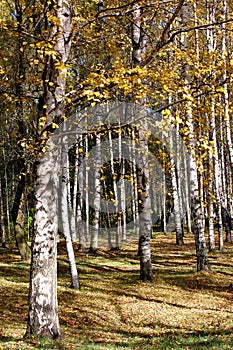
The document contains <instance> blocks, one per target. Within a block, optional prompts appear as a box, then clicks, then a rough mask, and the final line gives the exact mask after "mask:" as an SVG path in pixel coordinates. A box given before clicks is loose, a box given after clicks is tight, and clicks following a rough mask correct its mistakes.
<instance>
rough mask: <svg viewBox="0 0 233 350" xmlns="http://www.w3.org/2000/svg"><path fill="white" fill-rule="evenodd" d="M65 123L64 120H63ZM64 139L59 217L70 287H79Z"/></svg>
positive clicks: (66, 150)
mask: <svg viewBox="0 0 233 350" xmlns="http://www.w3.org/2000/svg"><path fill="white" fill-rule="evenodd" d="M64 123H65V122H64ZM65 143H66V140H65V138H64V139H63V147H62V155H61V156H62V186H61V218H62V227H63V234H64V236H65V240H66V248H67V254H68V260H69V265H70V272H71V287H72V288H74V289H79V278H78V271H77V267H76V262H75V255H74V247H73V243H72V238H71V220H70V213H71V212H70V207H69V191H68V186H69V180H68V173H69V170H68V164H69V163H68V149H66V144H65Z"/></svg>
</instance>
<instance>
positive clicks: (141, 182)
mask: <svg viewBox="0 0 233 350" xmlns="http://www.w3.org/2000/svg"><path fill="white" fill-rule="evenodd" d="M143 24H145V23H143V17H142V13H141V9H140V8H139V6H138V5H137V4H135V5H133V24H132V48H133V51H132V63H133V66H134V67H136V66H138V65H140V62H141V60H142V55H143V53H145V48H146V47H145V44H146V43H145V32H144V29H143V28H142V26H143ZM141 104H142V105H143V101H141ZM146 124H147V121H146V120H145V119H144V120H143V122H142V123H141V124H140V125H139V131H138V138H139V143H140V145H141V152H140V155H139V157H138V167H139V170H138V171H137V185H138V188H139V189H140V190H141V191H142V195H141V200H142V203H143V210H142V212H141V214H140V219H139V245H138V252H139V257H140V279H141V280H142V281H151V280H152V279H153V273H152V265H151V250H150V239H151V234H152V218H151V200H150V194H149V164H148V157H147V154H148V143H147V132H148V129H147V125H146Z"/></svg>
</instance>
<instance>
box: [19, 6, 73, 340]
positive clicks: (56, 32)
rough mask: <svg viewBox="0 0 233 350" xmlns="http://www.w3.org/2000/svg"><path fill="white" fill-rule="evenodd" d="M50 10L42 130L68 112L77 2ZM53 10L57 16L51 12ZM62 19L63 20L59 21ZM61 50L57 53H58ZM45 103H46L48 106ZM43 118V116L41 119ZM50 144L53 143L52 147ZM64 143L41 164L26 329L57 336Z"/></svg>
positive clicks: (52, 150)
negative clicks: (61, 152) (61, 149)
mask: <svg viewBox="0 0 233 350" xmlns="http://www.w3.org/2000/svg"><path fill="white" fill-rule="evenodd" d="M45 9H46V10H47V12H45V15H47V18H46V20H47V21H46V23H48V28H46V29H47V30H48V35H49V38H48V41H49V43H51V42H52V43H54V47H53V50H51V49H50V52H51V51H52V53H49V54H47V56H46V58H45V59H46V62H45V69H44V96H43V106H46V107H47V108H46V109H45V110H44V111H43V112H44V113H43V116H44V115H45V116H46V120H45V125H44V127H43V129H42V131H41V133H42V136H43V131H44V130H46V131H52V127H53V123H57V124H58V123H59V122H61V121H62V118H63V116H64V104H65V99H64V96H65V89H66V72H67V68H66V64H67V61H68V58H69V53H70V48H71V12H72V10H71V2H70V1H69V0H56V1H53V2H52V3H51V2H49V1H48V2H47V3H46V6H45ZM51 15H52V16H51ZM58 23H59V24H58ZM54 52H55V53H56V55H55V54H54ZM44 108H45V107H44ZM41 122H42V120H41ZM49 147H50V149H49ZM59 159H60V156H59V148H56V146H53V142H51V143H48V149H47V151H46V152H45V153H44V156H43V157H42V159H40V161H39V163H38V166H37V178H36V189H35V226H34V237H33V242H32V263H31V276H30V290H29V313H28V325H27V331H26V335H30V334H34V335H39V336H41V337H48V338H52V339H56V338H59V337H60V336H61V333H60V326H59V318H58V302H57V239H58V185H59V178H58V176H59V175H58V172H59Z"/></svg>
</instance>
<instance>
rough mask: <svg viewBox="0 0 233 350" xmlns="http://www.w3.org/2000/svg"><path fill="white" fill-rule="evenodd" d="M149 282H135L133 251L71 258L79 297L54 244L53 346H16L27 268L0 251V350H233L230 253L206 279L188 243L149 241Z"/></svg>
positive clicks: (218, 256) (230, 249)
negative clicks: (56, 328)
mask: <svg viewBox="0 0 233 350" xmlns="http://www.w3.org/2000/svg"><path fill="white" fill-rule="evenodd" d="M151 247H152V262H153V271H154V281H153V282H151V283H142V282H140V281H139V280H138V276H139V260H138V256H137V244H136V242H135V243H132V244H130V245H128V246H125V247H124V249H123V251H119V252H118V251H115V252H114V251H107V250H100V251H99V254H98V255H97V256H95V257H94V256H89V255H88V254H87V253H85V252H82V253H77V254H76V256H77V265H78V270H79V276H80V283H81V289H80V290H79V291H76V290H72V289H70V288H69V286H70V274H69V265H68V262H67V256H66V252H65V245H64V242H61V243H59V257H58V299H59V315H60V324H61V331H62V336H63V338H62V340H61V342H59V343H58V342H52V341H49V340H41V339H38V338H37V337H31V338H30V339H27V340H26V339H24V338H23V336H24V333H25V329H26V322H27V310H28V305H27V299H28V282H29V269H30V267H29V264H26V263H23V262H21V261H20V257H19V255H18V253H17V252H15V251H13V252H11V253H9V252H8V253H7V252H6V251H5V250H3V249H1V250H0V296H1V299H0V349H67V350H71V349H83V350H91V349H97V350H98V349H129V350H131V349H140V350H141V349H142V350H144V349H179V350H180V349H221V350H222V349H233V245H230V244H228V245H226V246H225V249H224V251H223V252H218V251H217V252H215V253H211V254H210V255H209V259H210V263H211V267H212V271H211V272H202V273H196V258H195V247H194V242H193V237H192V236H191V235H189V236H187V237H185V245H184V246H183V247H177V246H176V245H175V237H174V234H167V235H163V234H156V235H155V237H154V238H153V239H152V241H151Z"/></svg>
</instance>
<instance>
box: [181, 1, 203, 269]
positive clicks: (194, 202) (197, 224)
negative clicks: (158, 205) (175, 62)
mask: <svg viewBox="0 0 233 350" xmlns="http://www.w3.org/2000/svg"><path fill="white" fill-rule="evenodd" d="M188 18H189V8H188V2H186V1H185V2H184V4H183V8H182V11H181V20H182V26H183V27H184V28H185V27H186V26H187V24H188V23H187V22H188ZM181 43H182V46H183V50H186V49H187V38H186V34H183V35H182V38H181ZM187 71H188V65H187V63H186V62H184V80H185V86H186V87H187V91H189V76H188V74H187ZM186 113H187V120H188V126H189V190H190V207H191V213H192V219H193V233H194V237H195V245H196V256H197V271H200V270H209V269H210V266H209V261H208V254H207V250H206V241H205V227H204V218H203V209H202V204H201V201H200V191H199V183H198V167H197V160H196V152H195V149H196V134H195V121H194V118H193V114H192V105H191V101H190V100H187V103H186Z"/></svg>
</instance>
